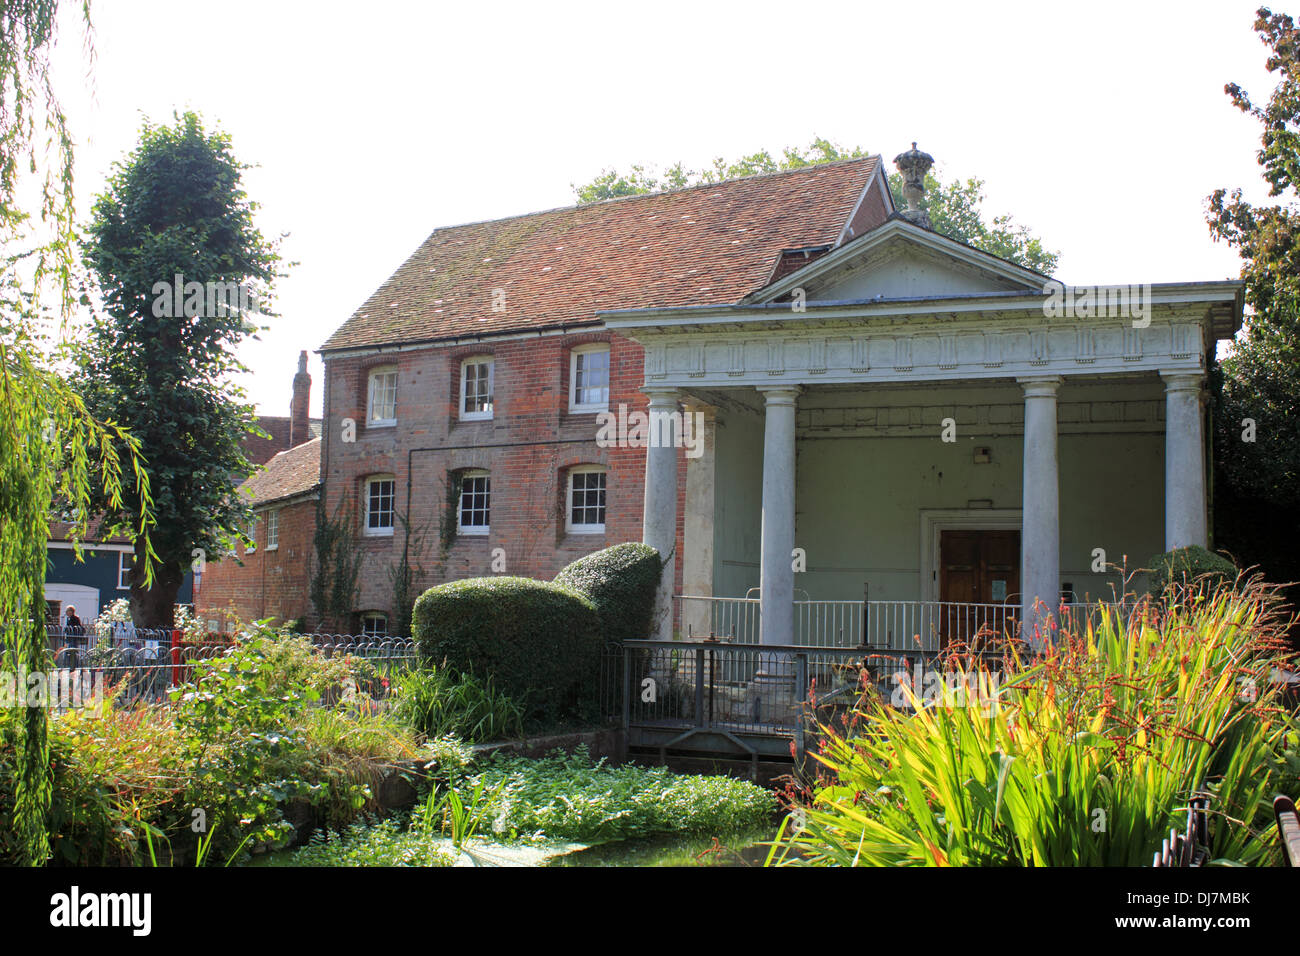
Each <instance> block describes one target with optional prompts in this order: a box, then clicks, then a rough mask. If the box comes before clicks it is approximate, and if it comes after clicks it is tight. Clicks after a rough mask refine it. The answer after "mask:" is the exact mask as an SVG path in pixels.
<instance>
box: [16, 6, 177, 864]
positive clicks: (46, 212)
mask: <svg viewBox="0 0 1300 956" xmlns="http://www.w3.org/2000/svg"><path fill="white" fill-rule="evenodd" d="M56 6H57V4H56V2H55V0H28V2H23V3H0V76H3V77H4V83H3V84H0V249H2V250H4V251H3V252H0V637H2V640H3V659H2V660H0V670H3V671H5V672H7V673H9V674H11V675H14V674H24V673H26V674H32V673H36V672H44V671H46V670H47V669H48V667H49V663H50V660H49V651H48V648H47V641H46V636H45V628H44V627H43V624H44V618H45V599H44V582H45V571H46V544H47V542H48V540H49V531H50V519H51V515H52V513H53V508H54V505H55V504H56V502H57V503H59V504H60V505H61V506H63V507H64V508H66V509H67V510H68V511H69V512H70V513H71V515H72V519H73V538H74V540H79V539H80V538H81V537H82V536H84V535H85V533H86V531H87V529H88V524H89V520H90V516H91V514H92V512H91V510H90V508H89V505H90V502H91V497H92V494H91V493H92V487H91V473H92V468H93V469H95V470H97V471H98V473H99V476H100V478H101V480H102V481H103V485H104V486H103V488H102V489H98V490H99V491H100V493H101V495H102V496H103V497H105V498H107V499H108V500H110V501H112V500H117V499H118V498H120V496H121V494H122V493H123V484H124V483H123V481H122V468H123V457H125V459H126V461H127V462H128V463H129V465H130V467H131V469H132V471H133V472H134V485H133V487H132V488H131V489H130V491H131V493H132V494H133V495H134V496H135V498H136V499H137V500H138V501H139V502H140V509H139V512H138V515H137V517H138V522H137V524H136V526H135V528H134V530H135V532H137V533H138V534H139V539H138V540H139V546H138V550H139V552H140V554H141V555H142V556H143V557H144V558H145V560H144V561H143V562H142V565H141V573H142V575H144V578H145V579H146V580H147V579H148V576H149V574H150V571H151V564H150V562H149V558H150V557H151V555H152V551H151V549H150V546H149V538H148V533H147V532H148V527H149V523H150V520H151V517H150V514H149V509H150V495H149V481H148V476H147V475H146V473H145V472H144V471H143V470H142V468H141V467H140V465H141V461H140V446H139V443H138V441H137V440H135V439H134V438H132V437H130V436H128V435H127V434H126V432H124V431H123V430H122V429H121V428H120V427H118V426H117V425H113V424H109V423H105V422H103V421H100V420H97V419H96V418H94V417H93V416H92V415H91V414H90V413H89V412H88V411H87V409H86V407H85V405H84V404H83V403H82V402H81V400H80V399H79V398H78V396H77V395H76V394H75V393H74V392H73V391H72V389H71V388H69V386H68V384H67V383H66V382H65V381H64V380H63V379H62V378H61V377H60V376H59V375H58V373H57V371H56V367H55V364H56V363H55V357H56V356H57V354H58V350H59V348H60V346H61V344H62V340H63V332H64V329H65V328H66V320H67V319H68V317H69V315H70V314H71V309H72V305H73V301H74V291H73V290H74V287H75V283H74V276H73V273H74V268H75V257H74V255H73V248H74V235H73V229H72V222H73V194H72V184H73V168H72V147H71V142H72V140H71V136H70V135H69V132H68V129H67V123H66V121H65V118H64V116H63V112H62V110H61V109H60V107H59V104H58V99H57V97H56V96H55V93H54V90H53V87H52V85H51V82H50V77H49V52H50V50H51V48H52V47H53V45H54V41H55V34H56V24H57V11H56ZM85 27H86V31H87V37H88V38H89V35H90V18H89V10H88V8H87V9H86V11H85ZM38 131H39V132H38ZM24 171H25V172H24ZM24 175H30V176H32V177H34V182H33V180H28V179H25V178H24ZM32 186H35V187H36V189H35V192H36V193H38V194H39V195H40V197H41V199H40V202H39V205H38V208H37V209H36V210H35V211H34V216H33V213H32V212H29V211H26V210H24V209H23V208H22V207H21V206H20V203H19V199H18V197H19V195H20V194H26V193H25V188H27V187H32ZM34 228H35V229H38V230H40V232H41V233H42V235H41V236H40V237H37V236H35V235H34V234H33V229H34ZM15 250H17V251H15ZM50 294H53V295H54V296H55V298H56V299H57V300H58V302H59V304H60V306H61V309H60V318H59V319H58V320H57V321H56V320H54V319H53V317H52V316H51V315H50V313H49V310H48V308H47V306H46V304H45V300H46V298H48V296H49V295H50ZM78 557H80V551H79V550H78ZM18 686H19V687H24V684H21V683H20V684H19V685H18ZM26 703H29V704H39V706H26V707H18V708H16V709H11V710H7V711H6V712H3V713H0V749H8V748H12V751H13V753H14V755H15V762H14V781H13V790H14V808H13V819H12V821H5V822H4V823H0V826H12V832H13V834H14V836H15V842H16V844H17V846H18V848H19V854H20V858H21V860H22V861H23V862H24V863H26V864H28V865H31V866H39V865H41V864H43V863H44V862H45V860H46V859H47V858H48V857H49V853H50V841H49V833H48V830H47V827H46V816H47V814H48V812H49V807H50V801H51V796H52V792H51V787H52V783H51V779H52V778H51V767H50V754H49V713H48V710H47V707H46V705H47V704H48V699H46V698H44V697H41V696H39V695H38V697H37V699H36V700H35V701H33V700H32V699H31V697H30V696H28V697H27V700H26Z"/></svg>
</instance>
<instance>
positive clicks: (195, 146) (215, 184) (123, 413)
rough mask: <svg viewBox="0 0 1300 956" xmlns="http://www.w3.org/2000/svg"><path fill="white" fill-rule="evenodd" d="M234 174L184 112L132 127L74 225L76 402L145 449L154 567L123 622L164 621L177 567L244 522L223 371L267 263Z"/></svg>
mask: <svg viewBox="0 0 1300 956" xmlns="http://www.w3.org/2000/svg"><path fill="white" fill-rule="evenodd" d="M247 168H248V167H247V166H245V165H243V164H241V163H239V162H238V161H237V160H236V159H235V157H234V155H233V153H232V152H231V144H230V139H229V137H228V136H227V135H226V134H224V133H221V132H214V133H211V134H209V133H207V132H205V131H204V129H203V125H202V121H201V120H200V118H199V117H198V116H196V115H195V114H193V113H186V114H185V115H184V116H178V117H175V121H174V123H173V125H171V126H155V125H152V124H150V123H146V124H145V125H144V128H143V131H142V133H141V136H140V142H139V145H138V146H137V147H136V148H135V150H134V151H133V152H132V153H131V154H130V155H129V156H128V157H127V158H126V159H125V160H124V161H122V162H119V163H117V164H116V165H115V167H114V173H113V176H112V177H111V179H110V182H109V186H108V190H107V191H106V192H105V193H104V194H103V195H101V196H100V197H98V199H97V201H96V202H95V205H94V210H93V214H92V219H91V223H90V225H89V228H88V233H89V238H88V240H87V242H86V243H85V257H86V260H87V262H88V263H89V264H90V265H91V267H92V268H93V270H94V272H95V273H96V276H97V278H98V285H99V289H100V292H101V295H102V300H103V312H102V313H101V314H99V315H97V316H96V318H95V321H94V322H93V324H92V326H91V329H90V331H89V335H88V338H87V341H86V342H85V343H84V346H83V348H82V350H81V364H82V374H81V376H80V377H79V380H78V381H79V387H80V388H81V390H82V394H83V396H84V398H85V400H86V405H87V407H88V408H90V409H92V410H93V411H94V412H95V413H96V414H98V415H100V416H102V417H104V418H107V419H111V420H113V421H118V422H122V423H124V424H126V425H128V426H129V427H130V429H131V431H132V434H134V435H135V436H136V437H137V438H138V439H139V440H140V441H141V442H142V443H143V444H144V446H145V447H146V448H147V449H148V450H149V474H150V477H151V478H152V481H153V488H154V493H155V500H154V514H155V516H156V518H157V521H158V524H157V529H156V530H155V533H154V536H153V544H154V547H155V549H156V550H157V553H158V558H159V567H158V571H157V581H156V583H155V584H154V586H153V587H146V585H145V581H144V579H143V578H142V577H141V575H140V574H138V573H136V572H134V571H133V572H132V575H131V616H132V618H133V619H134V621H135V623H136V624H137V625H139V626H143V627H166V626H170V625H171V624H172V620H173V608H174V605H175V601H176V593H177V591H178V590H179V588H180V585H181V583H182V581H183V579H184V576H185V572H186V570H187V569H189V568H190V566H191V564H192V563H193V562H194V561H195V559H197V560H200V561H201V560H203V559H205V557H206V556H207V555H209V554H213V553H216V552H217V551H218V549H221V550H224V549H225V548H226V546H227V540H228V536H229V535H231V534H232V533H233V534H241V529H244V528H247V527H248V526H249V523H250V520H251V517H252V512H251V510H250V508H249V506H248V503H247V502H246V501H244V500H243V499H242V498H241V497H240V496H238V495H237V493H236V483H237V481H238V480H239V479H240V478H242V477H244V476H246V475H248V474H249V473H250V472H251V471H252V468H253V466H252V465H251V464H250V462H249V461H248V459H247V458H246V457H245V455H244V452H243V450H242V448H241V446H240V442H241V440H242V439H243V437H244V435H245V434H246V433H248V432H250V431H254V432H255V433H257V430H256V426H255V424H254V421H255V419H254V412H253V408H252V406H251V405H249V404H247V403H245V402H244V401H242V399H243V398H244V392H243V390H242V389H241V388H238V387H236V386H234V385H232V384H231V383H230V377H231V375H232V374H234V373H236V372H242V371H245V368H244V366H243V365H242V363H240V362H239V361H238V359H237V358H236V357H235V351H234V350H235V348H236V347H237V346H238V345H239V343H240V342H242V341H243V340H244V339H245V338H247V337H248V336H249V335H251V334H253V333H254V332H255V331H256V329H257V327H256V326H255V325H253V324H252V322H251V315H252V314H254V313H255V312H256V311H257V309H258V303H259V302H262V301H265V299H266V290H267V289H269V286H270V283H271V282H272V281H273V280H274V278H275V277H276V275H277V274H278V273H277V272H276V271H275V270H276V265H277V263H278V262H279V261H280V257H279V255H278V254H277V252H276V244H275V243H274V242H268V241H267V240H266V239H264V238H263V237H262V234H261V233H260V232H259V231H258V230H257V228H256V227H255V226H254V225H253V213H254V211H255V210H256V208H257V206H256V204H255V203H252V202H250V201H249V200H248V198H247V196H246V195H245V193H244V191H243V189H242V188H241V185H240V177H241V172H242V170H244V169H247ZM97 504H98V505H99V506H100V507H101V508H102V509H103V511H104V512H105V515H106V518H107V519H108V520H109V522H110V524H111V523H112V522H116V521H130V520H135V519H136V518H137V516H138V515H139V512H140V507H141V504H142V503H141V501H140V499H139V498H138V496H131V495H127V496H125V498H124V500H123V501H121V502H120V503H119V504H118V505H116V506H114V505H113V503H112V502H109V501H105V500H102V499H101V500H100V501H98V502H97ZM196 551H197V554H196V553H195V552H196ZM136 557H137V561H138V559H139V557H140V549H139V547H138V546H137V548H136Z"/></svg>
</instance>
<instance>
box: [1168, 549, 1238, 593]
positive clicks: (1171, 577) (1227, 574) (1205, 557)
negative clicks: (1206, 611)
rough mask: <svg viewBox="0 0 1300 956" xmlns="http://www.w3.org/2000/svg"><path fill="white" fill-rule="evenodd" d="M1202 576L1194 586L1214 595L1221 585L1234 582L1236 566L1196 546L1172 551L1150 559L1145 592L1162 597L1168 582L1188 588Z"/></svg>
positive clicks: (1220, 556)
mask: <svg viewBox="0 0 1300 956" xmlns="http://www.w3.org/2000/svg"><path fill="white" fill-rule="evenodd" d="M1203 575H1204V576H1205V578H1204V580H1203V581H1200V582H1198V584H1197V586H1198V589H1203V590H1206V591H1214V590H1216V589H1217V588H1220V587H1223V586H1224V585H1228V586H1231V585H1232V583H1233V582H1234V581H1236V580H1237V566H1236V565H1235V564H1233V563H1232V562H1231V561H1229V560H1228V559H1227V558H1225V557H1223V556H1222V555H1219V554H1215V553H1213V552H1212V551H1206V550H1205V549H1204V548H1202V547H1199V546H1197V545H1192V546H1191V547H1187V548H1175V549H1174V550H1173V551H1166V552H1164V553H1163V554H1157V555H1156V556H1155V557H1154V558H1152V559H1151V576H1150V582H1149V587H1148V590H1150V592H1151V593H1152V594H1163V593H1164V591H1165V589H1166V588H1167V587H1168V586H1169V585H1170V583H1171V582H1172V583H1175V584H1181V583H1184V582H1186V583H1189V584H1190V583H1191V582H1192V581H1194V580H1195V579H1197V578H1200V577H1202V576H1203Z"/></svg>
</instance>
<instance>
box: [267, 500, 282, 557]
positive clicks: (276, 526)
mask: <svg viewBox="0 0 1300 956" xmlns="http://www.w3.org/2000/svg"><path fill="white" fill-rule="evenodd" d="M278 547H280V509H279V508H275V509H273V510H271V511H268V512H267V513H266V550H267V551H274V550H275V549H276V548H278Z"/></svg>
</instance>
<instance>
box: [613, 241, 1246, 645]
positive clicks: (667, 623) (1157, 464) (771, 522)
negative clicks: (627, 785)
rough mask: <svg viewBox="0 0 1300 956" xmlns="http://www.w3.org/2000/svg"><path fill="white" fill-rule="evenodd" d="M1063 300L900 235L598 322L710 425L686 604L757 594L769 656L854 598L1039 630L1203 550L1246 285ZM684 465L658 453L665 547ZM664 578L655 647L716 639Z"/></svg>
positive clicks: (955, 247)
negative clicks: (760, 284) (1207, 399)
mask: <svg viewBox="0 0 1300 956" xmlns="http://www.w3.org/2000/svg"><path fill="white" fill-rule="evenodd" d="M1076 289H1079V290H1081V291H1080V294H1079V295H1078V296H1075V295H1074V290H1065V289H1061V288H1060V287H1059V286H1054V285H1050V284H1047V280H1046V279H1045V277H1043V276H1041V275H1039V274H1037V273H1034V272H1032V271H1030V270H1027V269H1023V268H1021V267H1019V266H1016V265H1014V264H1012V263H1009V262H1006V261H1004V260H1001V259H998V258H996V257H994V256H991V255H987V254H985V253H982V252H980V251H978V250H975V249H972V248H971V247H969V246H966V245H963V244H961V243H958V242H955V241H953V240H950V239H947V238H946V237H944V236H941V235H938V234H936V233H934V232H932V231H930V230H928V229H926V228H923V227H922V226H919V225H916V224H914V223H913V222H909V221H906V220H905V219H902V218H893V219H891V220H890V221H888V222H886V223H885V224H884V225H882V226H879V227H877V228H876V229H874V230H872V231H871V232H869V233H866V234H864V235H861V236H858V237H856V238H854V239H851V240H849V241H844V242H842V243H841V244H840V245H838V246H837V247H835V248H834V249H832V250H830V251H828V252H826V253H825V254H823V255H821V256H820V257H819V258H817V259H815V261H812V262H811V263H810V264H809V265H807V266H804V267H803V268H801V269H798V270H797V271H794V272H791V273H790V274H788V275H786V276H785V277H784V278H781V279H778V280H777V281H774V282H772V283H771V284H769V285H767V286H766V287H764V288H763V289H761V290H759V291H757V292H756V293H754V294H752V295H751V296H749V297H747V298H746V299H745V300H743V301H742V302H740V303H738V304H736V305H732V306H709V307H686V308H672V309H662V310H638V311H621V312H608V313H604V314H603V318H604V319H605V321H606V324H607V326H608V327H609V328H610V329H613V330H615V331H617V332H619V333H620V334H622V335H625V336H627V337H629V338H632V339H634V340H636V341H637V342H639V343H641V344H642V345H643V346H644V349H645V388H644V390H645V392H646V393H648V395H649V396H650V402H651V410H652V412H653V411H655V410H659V411H661V412H662V411H668V410H674V409H676V408H677V407H678V406H679V403H682V402H687V403H689V404H690V407H691V408H701V407H702V408H707V409H708V410H709V431H708V436H709V440H708V442H707V445H706V451H705V454H704V455H703V456H701V457H700V458H699V459H692V460H690V461H689V462H688V469H690V471H688V479H687V494H686V497H685V501H686V505H685V507H686V527H687V535H686V538H687V540H686V543H685V555H684V567H685V569H686V575H685V578H686V579H685V583H684V586H683V588H682V593H683V594H685V595H688V596H696V595H701V596H703V597H706V598H708V599H710V600H712V601H715V602H716V601H720V600H736V601H744V600H746V599H747V596H748V600H749V601H750V602H753V603H757V604H758V606H759V608H760V611H759V614H758V621H760V622H761V639H762V641H763V642H764V643H769V644H787V643H797V642H800V641H801V640H805V639H808V637H809V633H808V632H809V629H810V628H812V629H815V628H816V627H817V626H820V625H815V624H812V623H810V621H812V619H813V618H814V617H815V614H821V613H823V612H824V613H827V614H834V613H835V610H834V608H833V607H830V606H831V605H834V604H836V603H840V604H844V605H849V604H854V603H856V604H858V605H862V604H863V603H864V598H866V597H867V596H868V594H869V596H870V598H871V599H872V600H873V601H879V600H882V599H883V600H885V601H890V602H894V603H897V604H898V605H899V606H900V607H901V606H902V605H909V606H910V605H918V606H919V605H924V604H933V605H936V606H938V605H944V606H947V605H963V604H969V605H970V606H972V607H974V606H986V605H987V606H994V605H997V606H1001V607H1004V608H1007V609H1008V612H1007V615H1006V618H1005V621H1004V622H1005V623H1010V622H1012V621H1013V620H1014V621H1017V622H1023V623H1024V625H1025V627H1026V633H1027V634H1028V635H1030V636H1032V635H1033V630H1032V629H1033V628H1041V627H1043V626H1044V625H1045V624H1046V619H1047V616H1049V615H1051V614H1052V613H1054V612H1055V610H1056V609H1057V607H1058V606H1059V604H1060V603H1061V601H1062V600H1063V597H1064V599H1065V600H1066V601H1069V602H1083V601H1085V600H1095V599H1098V598H1105V597H1109V596H1110V591H1109V588H1111V587H1112V586H1114V585H1116V584H1117V583H1119V584H1121V586H1122V582H1120V581H1119V577H1120V576H1119V575H1118V574H1117V573H1116V572H1115V571H1114V570H1113V567H1114V566H1115V565H1119V564H1121V562H1122V559H1124V558H1126V559H1127V566H1128V568H1129V570H1130V571H1131V570H1133V569H1135V568H1138V567H1141V566H1142V564H1143V562H1145V561H1146V560H1147V559H1148V558H1150V556H1151V555H1152V554H1154V553H1157V552H1159V551H1162V550H1167V549H1169V548H1174V547H1181V546H1185V545H1194V544H1195V545H1202V546H1204V545H1206V544H1207V528H1208V527H1209V523H1208V522H1209V518H1208V515H1209V502H1208V501H1207V495H1206V488H1207V483H1206V478H1205V473H1206V467H1207V455H1206V446H1205V436H1206V432H1207V430H1206V427H1205V406H1204V383H1205V376H1206V370H1207V363H1208V362H1210V361H1212V360H1213V356H1214V350H1215V343H1216V341H1218V340H1219V339H1224V338H1229V337H1231V335H1232V334H1233V333H1234V331H1235V330H1236V328H1237V327H1238V326H1239V324H1240V319H1241V286H1240V284H1239V283H1236V282H1204V283H1178V284H1161V285H1153V286H1143V287H1133V288H1132V289H1131V290H1130V291H1129V294H1128V296H1127V297H1120V296H1116V295H1115V294H1114V292H1113V290H1112V294H1111V295H1110V296H1109V297H1107V296H1106V295H1105V292H1104V290H1103V293H1102V295H1101V301H1100V302H1098V301H1097V298H1096V296H1095V295H1094V294H1092V292H1091V290H1086V289H1084V287H1076ZM1084 292H1087V293H1088V294H1087V295H1086V296H1085V295H1084V294H1083V293H1084ZM680 454H681V451H680V450H679V449H673V448H651V449H648V451H647V458H646V487H645V507H646V511H645V515H644V529H645V540H646V542H647V543H650V544H652V545H654V546H656V547H658V548H660V550H661V551H662V552H664V553H669V552H672V551H673V548H672V543H673V540H674V529H675V528H676V524H677V513H676V512H677V502H678V488H677V482H678V468H677V462H678V455H680ZM701 476H702V477H701ZM704 539H707V549H704V547H703V544H702V542H703V541H704ZM800 550H802V552H803V555H802V557H803V564H802V566H801V564H800ZM700 554H707V556H708V557H707V558H705V559H702V560H701V559H699V558H698V555H700ZM678 558H679V563H680V562H681V561H682V560H683V556H678ZM1099 565H1101V566H1103V568H1102V569H1101V570H1099ZM673 580H674V579H673V575H672V570H671V569H669V571H668V572H667V573H666V574H665V577H664V581H665V585H664V588H665V593H664V594H663V605H662V606H663V608H664V609H665V614H664V616H663V618H662V620H663V625H662V630H661V634H660V636H661V637H671V633H672V629H673V628H674V627H676V628H677V629H680V630H681V631H683V632H685V631H687V630H688V629H690V630H691V632H692V634H693V636H697V637H698V636H703V635H702V634H701V633H700V631H701V630H703V629H704V628H705V627H706V626H707V627H709V629H710V630H713V629H716V622H714V623H713V624H710V625H704V624H701V625H700V626H698V627H692V628H688V624H689V620H688V618H689V615H688V613H687V611H686V610H685V609H679V610H678V612H677V613H676V615H675V616H674V615H672V614H668V613H666V612H667V609H668V608H669V607H670V606H671V598H672V595H671V588H672V582H673ZM755 597H756V602H755ZM822 605H825V606H826V607H825V608H823V607H822ZM814 606H815V607H814ZM809 608H812V610H811V611H810V610H809ZM814 612H815V613H814ZM909 613H911V612H909ZM833 626H838V625H833ZM854 626H859V625H854ZM860 626H862V627H865V626H866V625H860ZM882 626H884V625H882ZM911 628H912V625H911V624H910V623H907V622H903V623H900V624H899V625H898V627H897V628H893V627H892V626H891V628H890V631H889V633H890V634H891V640H894V641H903V640H907V639H910V636H909V635H908V634H907V633H906V632H907V631H908V630H910V629H911ZM841 631H843V627H841ZM894 631H897V633H894ZM861 636H862V638H863V640H865V639H866V634H865V631H863V632H862V635H861Z"/></svg>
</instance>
